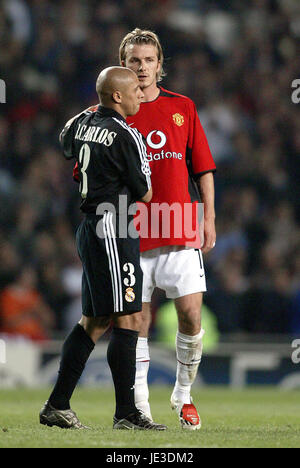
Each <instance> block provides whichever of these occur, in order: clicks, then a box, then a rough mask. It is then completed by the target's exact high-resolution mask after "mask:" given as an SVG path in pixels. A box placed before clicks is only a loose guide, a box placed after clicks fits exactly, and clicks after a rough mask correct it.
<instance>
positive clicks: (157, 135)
mask: <svg viewBox="0 0 300 468" xmlns="http://www.w3.org/2000/svg"><path fill="white" fill-rule="evenodd" d="M153 137H154V138H153ZM146 140H147V144H148V146H149V147H150V148H152V149H161V148H163V147H164V146H165V144H166V143H167V137H166V135H165V134H164V133H163V132H161V131H160V130H152V132H150V133H149V134H148V135H147V138H146ZM153 140H154V141H153ZM161 159H182V154H181V153H176V152H172V151H166V152H165V151H164V150H162V151H161V152H160V153H154V154H153V153H152V151H150V153H148V161H159V160H161Z"/></svg>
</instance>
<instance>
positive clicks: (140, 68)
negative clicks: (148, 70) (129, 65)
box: [139, 60, 146, 70]
mask: <svg viewBox="0 0 300 468" xmlns="http://www.w3.org/2000/svg"><path fill="white" fill-rule="evenodd" d="M145 65H146V62H144V61H143V60H141V62H140V66H139V70H145Z"/></svg>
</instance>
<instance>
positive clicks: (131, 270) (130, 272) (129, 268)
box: [123, 263, 135, 287]
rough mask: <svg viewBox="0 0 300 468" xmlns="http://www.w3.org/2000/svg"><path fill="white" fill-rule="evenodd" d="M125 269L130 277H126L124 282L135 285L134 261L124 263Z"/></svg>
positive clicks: (126, 284) (129, 285)
mask: <svg viewBox="0 0 300 468" xmlns="http://www.w3.org/2000/svg"><path fill="white" fill-rule="evenodd" d="M123 271H125V273H127V274H128V276H129V278H124V284H125V286H127V287H131V286H134V285H135V276H134V265H133V264H132V263H124V266H123Z"/></svg>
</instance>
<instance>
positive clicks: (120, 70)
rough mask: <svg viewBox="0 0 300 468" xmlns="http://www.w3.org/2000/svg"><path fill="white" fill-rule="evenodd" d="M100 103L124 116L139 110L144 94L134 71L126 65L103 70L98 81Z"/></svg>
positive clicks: (97, 88)
mask: <svg viewBox="0 0 300 468" xmlns="http://www.w3.org/2000/svg"><path fill="white" fill-rule="evenodd" d="M96 91H97V94H98V97H99V101H100V104H101V105H102V106H104V107H108V108H111V109H114V110H115V111H116V112H118V113H119V114H121V115H122V116H123V117H124V118H126V117H127V116H128V115H134V114H136V113H137V112H138V110H139V107H140V103H141V101H142V99H143V97H144V94H143V92H142V90H141V88H140V84H139V80H138V77H137V75H136V73H134V71H132V70H130V69H129V68H125V67H109V68H105V69H104V70H102V72H101V73H100V74H99V76H98V78H97V82H96Z"/></svg>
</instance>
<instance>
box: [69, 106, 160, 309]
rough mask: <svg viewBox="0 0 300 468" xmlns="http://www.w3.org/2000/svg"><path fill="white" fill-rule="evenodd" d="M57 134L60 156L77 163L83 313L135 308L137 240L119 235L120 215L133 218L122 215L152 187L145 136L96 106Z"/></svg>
mask: <svg viewBox="0 0 300 468" xmlns="http://www.w3.org/2000/svg"><path fill="white" fill-rule="evenodd" d="M60 138H61V143H62V145H63V152H64V156H65V157H66V158H67V159H71V158H74V157H76V159H77V161H78V166H79V175H80V186H79V190H80V193H81V197H82V201H81V210H82V211H83V212H84V213H86V216H85V219H84V221H83V222H82V223H81V225H80V226H79V228H78V231H77V234H76V241H77V249H78V253H79V256H80V258H81V261H82V264H83V279H82V307H83V314H84V315H86V316H99V315H107V314H110V313H111V311H112V310H113V311H114V312H127V313H130V312H136V311H139V310H141V307H142V303H141V291H142V271H141V268H140V253H139V238H138V237H137V238H132V237H130V236H129V235H127V236H126V237H122V238H120V237H119V236H118V233H119V229H120V226H119V222H120V220H119V216H118V215H120V214H123V215H125V216H123V217H122V220H123V222H124V221H127V223H129V222H131V221H132V219H133V216H132V215H129V216H126V213H127V211H128V207H129V206H130V205H132V204H133V203H134V202H135V201H136V200H139V199H140V198H141V197H142V196H143V195H144V194H145V193H146V192H147V191H148V190H149V189H150V187H151V181H150V168H149V164H148V161H147V159H146V156H147V153H146V147H145V145H144V141H143V137H142V135H141V134H140V133H139V132H138V131H137V130H135V129H133V128H131V127H129V126H128V125H127V124H126V121H125V119H124V118H123V117H122V116H121V115H120V114H118V113H117V112H115V111H114V110H113V109H109V108H105V107H102V106H99V107H98V109H97V111H96V112H91V111H90V110H86V111H84V112H82V113H81V114H79V115H78V116H76V117H75V118H74V119H73V120H72V121H71V122H70V123H68V124H67V125H66V127H65V128H64V130H63V131H62V133H61V137H60ZM120 196H123V197H122V198H123V203H122V208H121V209H122V211H123V213H120V198H119V197H120ZM124 201H126V203H124ZM109 205H111V209H110V207H109ZM97 211H98V213H99V212H100V214H99V215H97ZM127 227H128V226H126V227H125V228H126V229H127ZM122 232H124V226H122ZM103 291H105V294H103Z"/></svg>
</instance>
